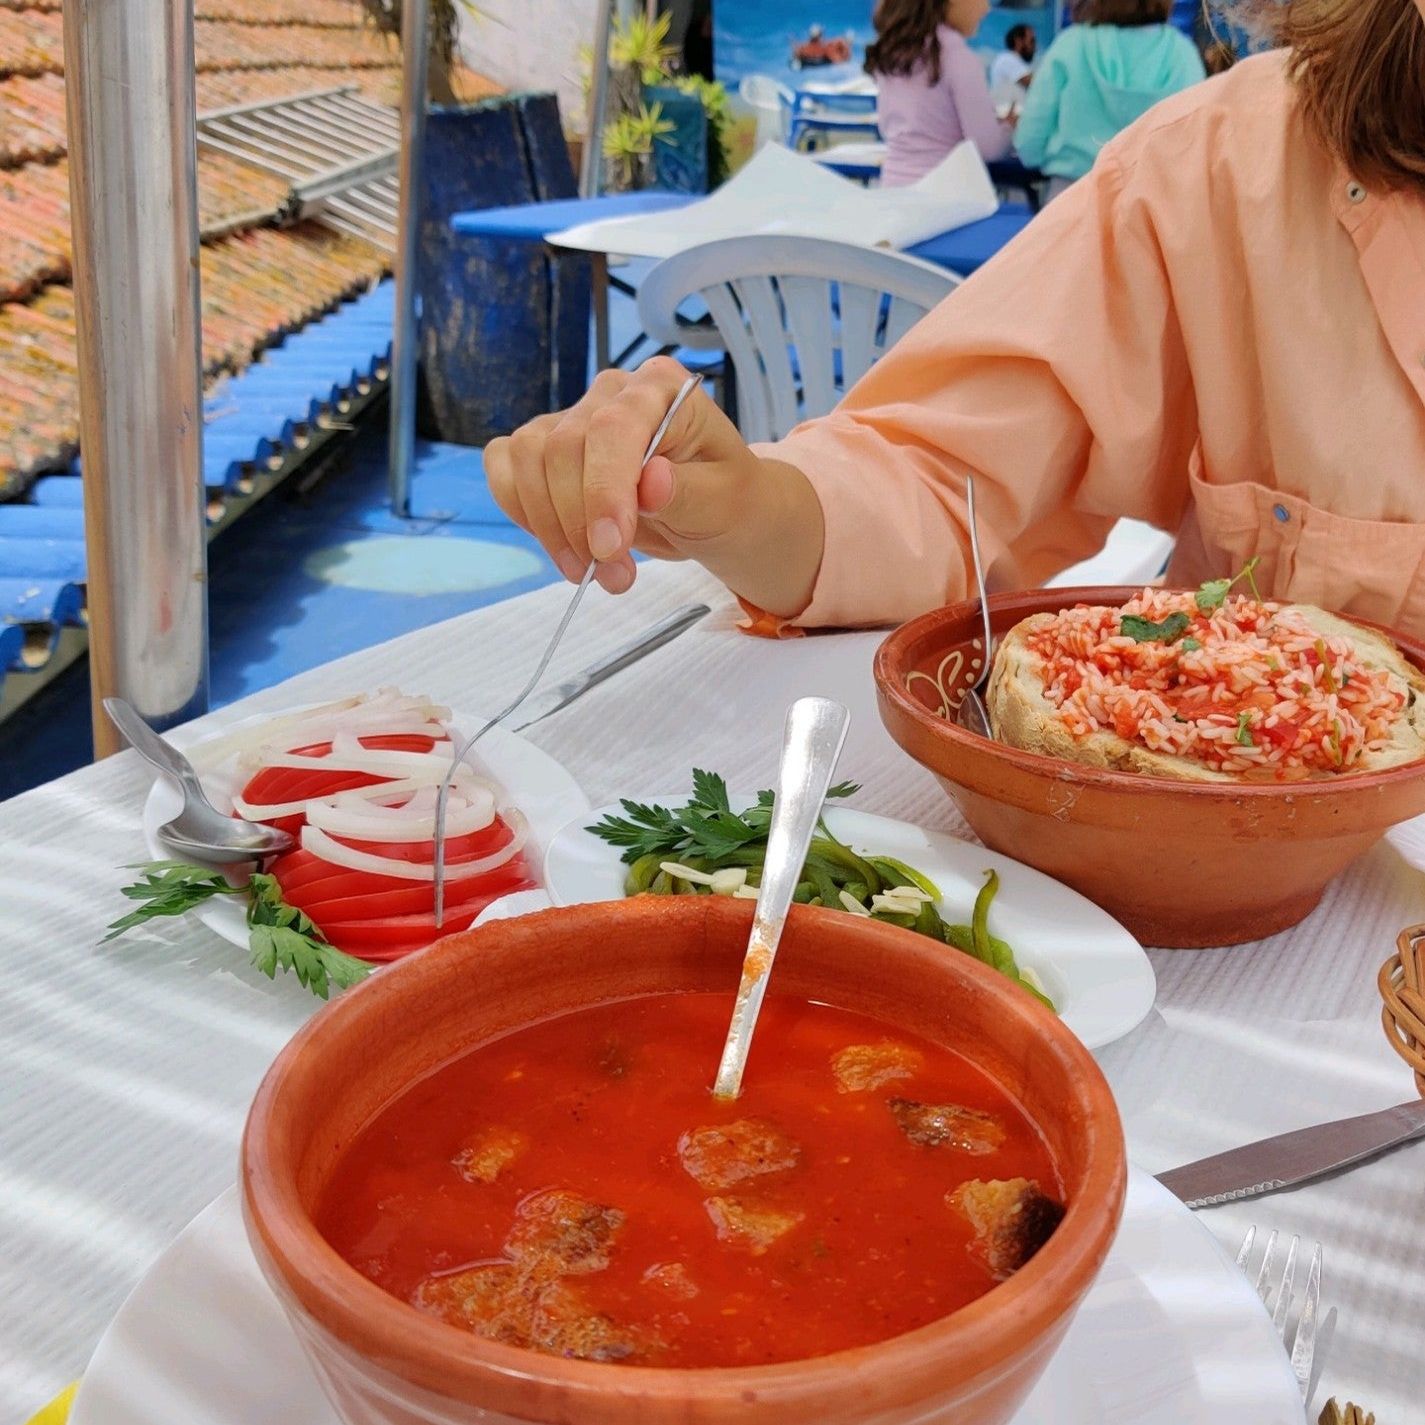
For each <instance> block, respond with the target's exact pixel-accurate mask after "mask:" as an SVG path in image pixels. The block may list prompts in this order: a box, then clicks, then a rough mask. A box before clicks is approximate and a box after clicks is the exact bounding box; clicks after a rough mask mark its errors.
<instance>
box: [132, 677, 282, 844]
mask: <svg viewBox="0 0 1425 1425" xmlns="http://www.w3.org/2000/svg"><path fill="white" fill-rule="evenodd" d="M104 711H105V712H106V713H108V714H109V720H110V721H111V722H112V723H113V724H114V726H115V727H117V728H118V729H119V731H120V732H122V733H123V734H124V736H125V737H127V738H128V740H129V745H130V746H131V747H132V748H133V749H134V751H135V752H137V753H138V754H139V756H140V757H142V758H143V759H144V761H145V762H147V763H148V764H149V765H150V766H152V767H155V768H156V769H157V770H158V771H160V772H162V773H163V775H164V776H165V777H168V778H169V779H170V780H171V781H172V782H173V783H174V785H175V786H176V787H177V788H178V790H179V791H180V792H182V793H183V809H182V810H181V811H180V812H179V813H178V815H177V816H175V817H174V818H173V819H172V820H171V821H166V822H164V824H163V825H162V826H160V827H159V828H158V839H159V840H160V841H162V842H163V843H164V844H165V845H166V846H169V847H171V848H172V849H173V850H174V851H177V852H180V853H182V854H183V855H185V856H192V857H193V858H195V859H196V860H199V861H209V862H214V863H226V862H229V861H262V860H265V859H266V858H267V857H269V856H280V855H282V854H283V852H286V851H290V850H291V849H292V848H293V846H295V845H296V844H297V843H296V842H295V841H294V840H293V839H292V838H291V837H290V836H289V835H288V834H287V833H286V832H285V831H279V830H278V829H277V828H276V827H275V826H263V825H261V824H260V823H258V822H252V821H240V820H239V819H238V818H236V817H231V816H224V815H223V813H222V812H220V811H219V810H218V809H217V807H215V806H214V805H213V804H212V802H210V801H209V800H208V794H207V793H206V792H205V791H204V790H203V786H202V783H201V782H199V780H198V774H197V773H196V772H195V771H194V770H193V764H192V763H191V762H190V761H189V760H188V759H187V758H186V757H185V756H184V755H183V754H182V753H181V752H180V751H179V750H178V749H177V748H176V747H175V746H174V745H173V744H172V743H171V742H168V741H166V740H165V739H164V738H162V737H160V736H159V735H158V733H156V732H155V731H154V730H153V729H152V728H151V727H150V726H149V725H148V724H147V723H146V722H145V721H144V720H143V718H142V717H141V716H140V715H139V712H138V709H137V708H135V707H134V706H133V705H132V704H131V703H126V702H125V701H124V700H123V699H122V698H105V699H104Z"/></svg>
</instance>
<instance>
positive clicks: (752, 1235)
mask: <svg viewBox="0 0 1425 1425" xmlns="http://www.w3.org/2000/svg"><path fill="white" fill-rule="evenodd" d="M706 1206H707V1210H708V1216H709V1217H710V1218H712V1224H713V1226H714V1227H715V1228H716V1229H717V1236H718V1241H720V1242H728V1243H730V1244H731V1245H733V1246H734V1247H743V1248H745V1249H746V1250H747V1251H749V1252H751V1253H752V1254H753V1255H754V1256H761V1255H762V1253H763V1252H765V1251H766V1250H767V1249H768V1247H770V1246H771V1245H772V1244H773V1243H774V1242H776V1241H778V1240H779V1239H780V1238H782V1237H785V1236H786V1235H787V1233H788V1232H790V1231H791V1230H792V1228H793V1227H795V1226H797V1224H798V1223H800V1222H801V1221H802V1220H803V1219H804V1218H805V1216H806V1214H805V1213H804V1212H797V1211H795V1210H794V1209H789V1208H778V1207H768V1206H766V1205H763V1204H758V1203H756V1202H751V1201H748V1200H747V1199H745V1198H740V1197H710V1198H708V1200H707V1204H706Z"/></svg>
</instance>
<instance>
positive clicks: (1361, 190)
mask: <svg viewBox="0 0 1425 1425" xmlns="http://www.w3.org/2000/svg"><path fill="white" fill-rule="evenodd" d="M1346 196H1347V197H1348V198H1349V199H1350V200H1351V202H1353V203H1364V202H1365V201H1366V189H1365V185H1364V184H1362V183H1348V184H1347V185H1346Z"/></svg>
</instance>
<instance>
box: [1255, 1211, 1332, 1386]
mask: <svg viewBox="0 0 1425 1425" xmlns="http://www.w3.org/2000/svg"><path fill="white" fill-rule="evenodd" d="M1277 1236H1278V1234H1277V1233H1276V1232H1275V1231H1273V1232H1272V1233H1271V1234H1270V1235H1269V1236H1268V1238H1267V1249H1266V1252H1265V1253H1264V1254H1263V1256H1262V1264H1261V1266H1260V1267H1259V1268H1258V1269H1257V1273H1256V1276H1255V1278H1253V1282H1252V1284H1253V1286H1254V1287H1255V1288H1256V1291H1257V1295H1258V1296H1259V1297H1261V1299H1262V1305H1263V1306H1265V1307H1266V1308H1267V1310H1268V1311H1270V1312H1271V1314H1272V1325H1273V1327H1275V1329H1276V1332H1277V1334H1278V1335H1279V1336H1280V1337H1281V1338H1282V1344H1283V1345H1284V1346H1286V1347H1287V1348H1288V1349H1289V1350H1290V1352H1291V1368H1292V1371H1293V1373H1294V1374H1295V1375H1296V1380H1297V1384H1298V1385H1299V1386H1300V1387H1301V1394H1302V1399H1304V1400H1305V1399H1308V1398H1309V1397H1310V1393H1311V1363H1312V1358H1313V1356H1314V1355H1315V1352H1316V1325H1317V1316H1318V1315H1319V1312H1320V1306H1321V1244H1320V1243H1319V1242H1318V1243H1317V1244H1316V1246H1315V1248H1314V1249H1313V1251H1312V1253H1311V1265H1310V1267H1309V1268H1308V1269H1307V1274H1306V1290H1305V1292H1304V1293H1303V1294H1302V1297H1301V1304H1300V1313H1299V1315H1298V1316H1297V1319H1296V1323H1295V1329H1294V1330H1293V1326H1292V1320H1291V1315H1292V1308H1293V1306H1294V1305H1295V1304H1296V1302H1295V1297H1296V1259H1297V1251H1298V1248H1299V1247H1300V1245H1301V1238H1300V1237H1296V1236H1294V1237H1293V1238H1292V1239H1291V1244H1290V1246H1289V1247H1288V1248H1287V1254H1286V1264H1285V1265H1284V1266H1283V1268H1282V1270H1281V1275H1280V1278H1278V1277H1277V1275H1276V1274H1275V1273H1274V1272H1273V1270H1272V1268H1273V1265H1274V1262H1275V1258H1276V1249H1277ZM1256 1242H1257V1229H1256V1228H1255V1227H1249V1228H1248V1229H1247V1235H1246V1236H1245V1237H1244V1238H1243V1239H1242V1246H1241V1247H1240V1248H1239V1249H1238V1252H1237V1265H1238V1267H1240V1268H1241V1269H1242V1271H1243V1272H1244V1273H1245V1274H1246V1275H1247V1276H1248V1277H1251V1276H1252V1273H1251V1272H1250V1271H1249V1270H1248V1263H1249V1262H1250V1261H1251V1257H1252V1249H1253V1248H1254V1247H1255V1246H1256Z"/></svg>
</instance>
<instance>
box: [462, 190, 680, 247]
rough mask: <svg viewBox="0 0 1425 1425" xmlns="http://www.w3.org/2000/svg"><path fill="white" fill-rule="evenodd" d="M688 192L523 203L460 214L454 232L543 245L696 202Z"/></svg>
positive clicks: (617, 195) (627, 194) (621, 194)
mask: <svg viewBox="0 0 1425 1425" xmlns="http://www.w3.org/2000/svg"><path fill="white" fill-rule="evenodd" d="M693 201H694V200H693V197H692V196H691V195H690V194H687V193H606V194H604V195H603V196H602V197H599V198H556V199H553V200H551V201H549V202H546V203H519V204H516V205H515V206H514V207H511V208H480V209H478V210H477V211H476V212H473V213H456V215H455V216H454V217H453V218H452V219H451V220H450V226H451V230H452V231H454V232H457V233H463V234H465V235H466V236H472V237H503V238H514V239H517V240H518V239H524V240H525V241H527V242H543V241H544V239H545V238H547V237H548V236H549V235H550V234H551V233H560V232H563V231H564V229H565V228H572V227H577V226H578V225H579V224H580V223H594V222H599V221H601V220H602V219H604V218H627V217H633V216H636V215H637V214H639V213H661V212H664V211H666V210H667V209H669V208H684V207H686V206H687V205H688V204H689V203H691V202H693Z"/></svg>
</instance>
